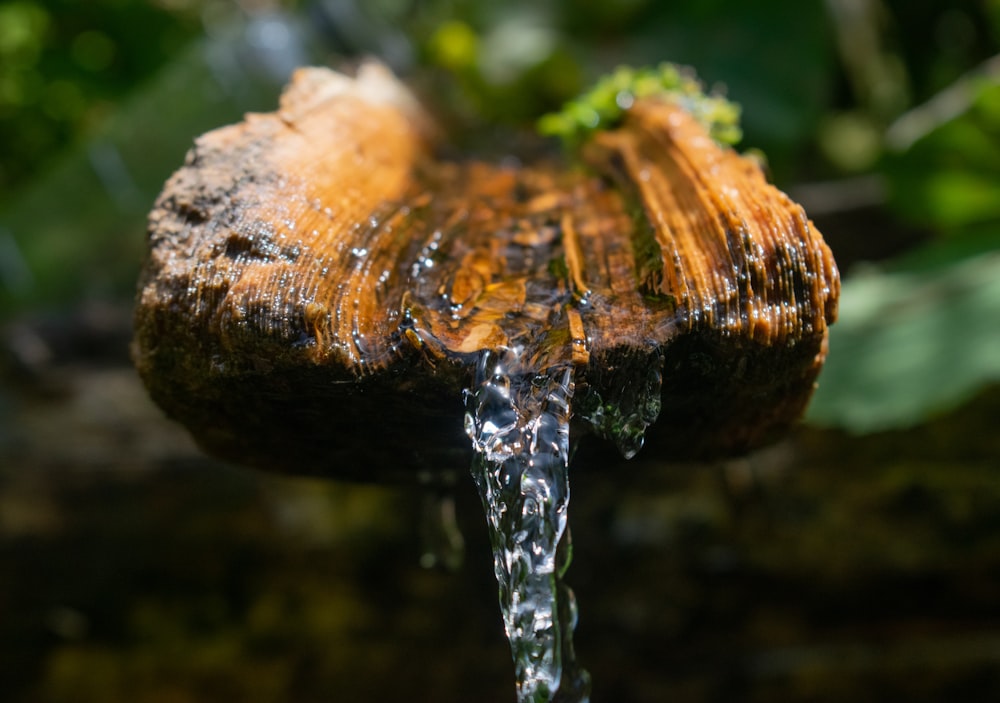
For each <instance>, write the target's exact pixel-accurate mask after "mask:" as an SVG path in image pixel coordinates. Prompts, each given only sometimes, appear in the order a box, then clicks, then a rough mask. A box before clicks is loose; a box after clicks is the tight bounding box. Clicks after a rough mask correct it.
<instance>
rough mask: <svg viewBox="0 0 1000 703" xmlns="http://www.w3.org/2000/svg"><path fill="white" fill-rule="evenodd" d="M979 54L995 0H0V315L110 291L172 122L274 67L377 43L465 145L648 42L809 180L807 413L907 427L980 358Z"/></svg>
mask: <svg viewBox="0 0 1000 703" xmlns="http://www.w3.org/2000/svg"><path fill="white" fill-rule="evenodd" d="M998 53H1000V2H998V0H920V1H919V2H911V1H909V0H906V1H904V0H854V1H851V2H848V1H847V0H827V1H826V2H823V1H822V0H804V1H803V0H767V1H766V2H758V3H739V2H735V1H734V0H729V1H726V0H703V1H702V2H698V3H665V2H657V1H656V0H622V1H621V2H615V3H609V2H605V1H602V0H582V1H580V0H511V1H510V2H506V3H483V2H478V1H477V0H422V1H420V0H375V1H372V2H361V0H300V1H299V2H291V1H288V2H282V1H281V0H253V1H252V2H251V1H250V0H246V1H242V2H236V0H207V1H198V0H154V1H153V2H148V1H146V0H93V1H92V2H86V3H79V2H73V1H72V0H12V1H11V2H8V3H6V4H4V5H2V6H0V154H2V159H0V314H8V315H9V314H13V313H15V312H17V311H19V310H24V309H26V308H35V307H38V306H40V305H53V304H56V305H58V304H65V303H66V302H67V301H70V300H78V299H81V298H93V297H117V298H126V297H128V296H130V295H131V291H132V288H133V285H134V279H135V275H136V270H137V268H138V263H139V260H140V259H141V256H142V247H143V240H142V234H141V233H142V222H143V217H144V213H145V212H146V211H147V210H148V209H149V206H150V204H151V202H152V199H153V197H154V196H155V194H156V192H157V190H158V189H159V187H160V185H161V184H162V182H163V181H164V180H165V179H166V178H167V176H168V175H169V173H170V172H171V171H172V170H173V169H175V168H176V167H177V166H179V165H180V163H181V161H182V159H183V154H184V151H185V149H186V148H187V147H188V146H189V145H190V143H191V140H192V139H193V137H194V136H195V135H197V134H199V133H201V132H203V131H206V130H208V129H210V128H212V127H214V126H217V125H221V124H224V123H227V122H232V121H235V120H236V119H238V118H239V116H240V115H241V113H242V112H243V111H246V110H266V109H271V107H272V106H273V105H274V103H275V100H276V96H277V93H278V91H279V90H280V86H281V84H282V83H283V82H284V80H285V79H286V78H287V76H288V73H289V71H290V70H291V66H292V65H294V64H295V63H302V62H318V63H334V64H336V63H337V62H339V61H341V60H344V59H349V58H351V57H355V56H360V55H368V54H374V55H377V56H380V57H382V58H383V59H384V60H386V61H388V62H389V63H390V64H391V65H392V66H393V67H394V68H395V69H396V70H397V71H399V72H401V73H402V74H404V75H405V76H407V77H408V78H409V79H411V80H412V81H413V82H414V84H415V85H416V86H417V87H418V89H419V90H420V91H421V92H422V93H424V94H425V95H431V96H434V98H433V102H434V104H435V108H436V110H437V112H438V113H439V114H440V116H441V118H442V121H443V122H444V124H446V125H448V126H449V127H450V128H452V132H453V133H455V134H470V135H472V136H471V137H470V138H468V139H467V140H465V141H464V142H463V141H462V140H460V139H459V140H456V141H457V142H458V143H459V145H460V146H462V147H467V146H470V145H471V146H472V147H473V150H474V151H475V150H481V151H489V145H492V144H494V143H500V140H499V139H497V138H496V137H497V134H498V133H499V132H500V131H503V132H505V133H506V136H509V135H510V134H511V133H513V134H515V135H516V134H519V133H525V134H527V133H528V132H530V130H531V128H532V126H533V125H534V123H535V120H536V119H537V118H538V116H539V115H541V114H543V113H545V112H548V111H552V110H554V109H556V108H558V107H559V106H560V105H562V104H563V103H564V102H566V101H567V100H569V99H570V98H572V97H573V96H575V95H578V94H579V93H580V92H581V90H582V89H583V88H584V87H585V86H587V85H590V84H592V83H593V82H594V80H595V79H596V78H597V77H598V76H600V75H602V74H607V73H608V72H610V71H611V70H613V69H614V67H616V66H618V65H622V64H629V65H635V66H640V65H659V64H660V63H661V62H663V61H671V62H676V63H678V64H681V65H690V66H693V67H694V68H695V69H696V70H697V72H698V75H699V76H700V77H701V78H702V79H703V80H704V81H705V83H706V86H707V88H708V90H709V91H717V92H718V93H719V94H725V95H726V96H727V97H728V98H730V99H731V100H733V101H734V102H735V103H738V104H739V105H740V106H741V107H742V113H743V114H742V119H741V122H742V126H743V129H744V140H743V145H744V146H746V147H754V148H758V149H761V150H763V151H764V152H765V153H766V154H767V160H768V168H769V170H770V172H771V174H772V176H773V178H774V180H775V181H776V182H777V183H778V184H779V185H780V186H782V187H787V188H789V189H790V190H791V191H792V192H793V194H794V193H796V192H797V190H796V187H797V186H802V185H806V186H808V185H812V184H817V183H819V184H821V185H823V186H824V187H823V188H820V189H812V191H811V192H812V193H813V194H815V193H821V195H819V196H816V197H812V198H810V197H805V196H803V197H802V200H803V203H804V205H806V207H807V210H808V211H809V212H810V214H811V215H812V216H813V218H814V219H815V220H816V221H817V224H818V225H819V226H820V228H821V229H822V231H823V232H824V234H825V235H826V237H827V239H828V241H829V242H830V243H831V245H832V247H833V249H834V253H835V255H840V254H841V253H842V252H843V253H846V252H849V253H850V254H849V256H843V255H842V256H841V257H840V262H841V265H842V269H843V273H844V274H845V285H844V307H843V314H842V315H841V320H840V322H838V324H837V325H836V326H835V327H834V328H833V333H832V337H831V351H830V357H829V363H828V368H827V371H826V372H825V373H824V376H823V378H822V379H821V384H820V389H819V392H818V394H817V396H816V399H815V402H814V405H813V408H812V411H811V415H810V418H811V419H812V420H813V421H815V422H820V423H825V424H833V425H839V426H843V427H848V428H851V429H853V430H856V431H869V430H872V429H875V428H879V427H891V426H899V425H907V424H911V423H913V422H917V421H920V420H921V419H923V418H926V417H927V416H928V415H929V414H932V413H934V412H936V411H937V410H941V409H944V408H946V407H948V406H949V405H950V404H954V403H956V402H960V401H961V399H963V398H965V397H967V396H968V395H969V394H971V393H973V392H975V390H976V389H978V388H981V387H982V386H984V385H985V384H988V383H992V382H994V381H995V380H996V376H997V371H996V368H995V363H994V362H993V359H995V358H997V357H1000V347H998V343H997V338H996V336H995V334H994V333H993V332H992V327H990V325H989V322H988V321H989V320H995V319H1000V292H998V291H997V290H996V287H995V286H993V285H992V284H990V281H991V280H992V278H991V277H1000V271H998V270H997V268H996V266H997V264H996V257H995V256H994V254H993V252H994V251H995V250H996V248H997V243H998V240H1000V175H998V174H1000V70H998V67H997V63H998V61H1000V60H998V59H996V58H992V57H996V56H997V55H998ZM514 143H518V142H517V140H515V141H514ZM483 145H486V146H485V147H484V146H483ZM806 190H808V189H802V192H805V191H806ZM873 222H877V223H878V225H877V227H874V226H873V225H872V224H871V223H873ZM887 255H890V258H892V257H893V256H894V257H896V259H895V260H884V259H885V257H886V256H887ZM970 272H975V275H973V274H972V273H970ZM973 281H978V282H979V283H977V284H976V285H972V282H973ZM958 321H962V324H958ZM945 322H947V323H948V324H944V323H945ZM942 329H946V330H947V332H945V333H939V332H935V330H942Z"/></svg>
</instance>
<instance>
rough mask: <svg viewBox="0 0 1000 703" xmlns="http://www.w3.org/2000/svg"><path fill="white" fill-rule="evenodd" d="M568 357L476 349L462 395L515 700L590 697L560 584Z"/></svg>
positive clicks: (568, 595) (565, 536) (570, 384)
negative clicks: (537, 364)
mask: <svg viewBox="0 0 1000 703" xmlns="http://www.w3.org/2000/svg"><path fill="white" fill-rule="evenodd" d="M573 390H574V380H573V367H572V365H571V364H560V365H557V366H554V367H551V368H548V369H545V370H542V371H532V370H530V369H523V368H522V365H521V361H520V358H519V354H518V350H516V349H503V350H500V351H487V352H483V353H482V355H481V357H480V360H479V364H478V366H477V369H476V379H475V383H474V385H473V387H472V388H471V389H469V390H468V391H467V393H466V406H467V412H466V416H465V429H466V433H467V434H468V435H469V437H470V439H471V440H472V444H473V448H474V449H475V452H476V454H475V458H474V460H473V465H472V474H473V478H474V479H475V482H476V485H477V487H478V488H479V494H480V497H481V499H482V502H483V507H484V509H485V511H486V517H487V523H488V526H489V531H490V541H491V543H492V546H493V563H494V572H495V574H496V577H497V582H498V584H499V592H500V606H501V610H502V611H503V617H504V626H505V629H506V631H507V637H508V639H509V640H510V646H511V652H512V654H513V658H514V669H515V675H516V678H517V692H518V694H517V695H518V701H519V702H520V703H547V702H548V701H556V700H558V701H566V702H567V703H569V702H570V701H573V702H585V701H588V700H589V692H590V677H589V675H588V674H587V673H586V671H584V670H583V669H581V668H580V667H579V666H578V665H577V663H576V658H575V655H574V652H573V642H572V636H573V629H574V627H575V625H576V605H575V602H574V599H573V594H572V591H570V589H569V588H568V587H567V586H565V584H563V582H562V576H563V574H564V573H565V571H566V569H567V568H568V566H569V561H570V555H571V547H570V540H569V532H568V530H567V509H568V506H569V474H568V466H567V464H568V461H569V420H570V402H571V400H572V397H573Z"/></svg>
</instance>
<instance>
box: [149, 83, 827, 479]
mask: <svg viewBox="0 0 1000 703" xmlns="http://www.w3.org/2000/svg"><path fill="white" fill-rule="evenodd" d="M435 147H436V136H435V133H434V129H433V127H432V126H431V123H430V120H428V119H427V117H426V116H425V115H424V113H423V112H422V111H421V109H420V108H419V106H418V105H417V104H416V103H415V102H414V101H413V98H412V97H411V96H410V94H409V93H408V92H407V91H406V90H405V88H403V87H402V86H401V85H400V84H399V83H397V82H396V81H395V79H394V78H393V77H392V76H391V75H389V74H388V73H387V72H386V71H385V70H384V69H382V68H381V67H379V66H376V65H367V66H365V67H362V68H361V69H360V70H359V73H358V75H357V77H356V78H348V77H346V76H344V75H341V74H337V73H334V72H332V71H327V70H324V69H304V70H302V71H299V72H298V73H297V74H296V76H295V78H294V79H293V81H292V83H291V84H290V86H289V87H288V88H287V90H286V93H285V95H284V96H283V98H282V102H281V107H280V109H279V110H278V111H277V112H275V113H270V114H266V115H250V116H248V117H247V119H246V120H245V121H244V122H242V123H240V124H238V125H235V126H231V127H225V128H222V129H220V130H217V131H214V132H211V133H208V134H206V135H204V136H202V137H200V138H199V139H198V140H197V142H196V144H195V147H194V148H193V149H192V151H191V153H190V154H189V155H188V158H187V161H186V163H185V165H184V166H183V167H182V168H181V169H180V170H179V171H178V172H177V173H176V174H175V175H174V176H173V177H172V178H171V179H170V180H169V181H168V182H167V184H166V186H165V187H164V190H163V193H162V194H161V196H160V198H159V199H158V201H157V203H156V205H155V207H154V209H153V211H152V213H151V215H150V225H149V256H148V258H147V261H146V264H145V266H144V270H143V273H142V277H141V280H140V286H139V296H138V304H137V309H136V316H135V328H136V333H135V343H134V358H135V361H136V365H137V368H138V369H139V372H140V374H141V375H142V378H143V380H144V381H145V383H146V385H147V387H148V389H149V391H150V393H151V394H152V396H153V398H154V399H155V400H156V401H157V402H158V403H159V404H160V405H161V407H163V408H164V409H165V410H166V412H167V413H168V414H169V415H170V416H172V417H174V418H176V419H178V420H179V421H180V422H182V423H184V424H185V425H186V426H187V427H188V428H189V429H190V431H191V432H192V434H193V435H194V436H195V438H196V439H197V440H198V441H199V443H200V444H201V445H202V446H203V447H204V448H205V449H206V450H208V451H210V452H211V453H213V454H216V455H219V456H222V457H224V458H228V459H230V460H233V461H235V462H238V463H243V464H249V465H252V466H257V467H261V468H266V469H271V470H279V471H291V472H299V473H301V472H304V473H315V474H321V475H327V476H334V477H344V478H355V479H361V480H395V479H409V480H412V479H413V478H417V479H418V480H425V481H435V480H438V479H440V478H441V477H446V476H447V475H449V474H450V473H452V472H456V471H458V472H464V471H465V470H466V466H467V462H468V458H469V456H470V454H471V450H470V448H469V446H468V445H469V442H468V439H467V438H466V437H465V435H464V433H463V430H462V415H463V405H462V389H463V388H465V387H466V386H467V385H468V384H469V382H470V380H471V374H472V369H473V367H474V365H475V361H476V359H477V358H478V355H479V353H480V352H482V351H483V350H487V349H497V348H499V347H503V346H514V345H516V346H519V347H521V348H522V349H523V351H522V354H521V359H522V364H523V366H524V368H525V369H536V370H539V371H541V370H544V368H547V367H550V366H554V365H559V364H573V365H574V366H575V367H576V379H577V387H578V391H577V397H578V398H580V399H582V400H581V402H582V403H583V405H586V403H587V402H588V401H587V400H586V399H587V398H589V399H590V401H592V402H594V399H597V400H598V401H599V402H601V403H604V404H615V403H619V404H626V405H627V404H628V403H629V402H632V400H631V398H630V393H629V392H628V389H629V386H630V384H634V383H635V379H636V378H639V377H641V376H642V375H643V374H646V373H648V369H650V368H653V369H657V370H660V371H661V372H662V374H663V391H662V399H661V400H662V411H661V412H660V419H659V421H658V422H657V423H656V424H655V425H653V426H652V427H651V428H650V429H649V431H648V438H649V441H648V445H647V449H646V450H645V451H647V452H649V453H652V454H653V455H655V456H663V457H664V458H673V459H688V458H692V457H708V456H720V455H728V454H733V453H740V452H744V451H746V450H748V449H750V448H752V447H754V446H757V445H759V444H760V443H762V442H765V441H767V440H768V439H769V438H771V437H773V436H775V435H776V434H777V433H780V432H781V431H782V430H784V429H786V428H787V427H788V426H789V425H790V424H791V423H793V422H794V421H795V420H796V418H797V417H798V416H799V415H800V414H801V412H802V410H803V408H804V407H805V405H806V403H807V402H808V398H809V396H810V394H811V392H812V388H813V385H814V382H815V379H816V376H817V374H818V372H819V370H820V368H821V366H822V362H823V359H824V356H825V353H826V339H827V325H828V324H830V323H832V322H833V320H834V319H835V316H836V304H837V296H838V293H839V279H838V274H837V270H836V266H835V264H834V261H833V258H832V256H831V254H830V251H829V249H828V248H827V246H826V245H825V244H824V242H823V240H822V238H821V236H820V235H819V233H818V232H817V231H816V229H815V228H814V227H813V226H812V224H811V223H810V222H809V220H808V218H807V217H806V215H805V213H804V212H803V211H802V209H801V208H800V207H799V206H798V205H796V204H795V203H793V202H792V201H791V200H789V199H788V198H787V196H785V195H784V194H783V193H781V192H780V191H778V190H777V189H775V188H773V187H772V186H770V185H769V184H768V183H767V182H766V179H765V177H764V175H763V174H762V173H761V171H760V169H759V168H758V167H757V166H756V165H755V164H754V163H753V162H752V161H750V160H748V159H745V158H743V157H741V156H739V155H738V154H737V153H736V152H734V151H732V150H730V149H725V148H720V147H719V146H717V145H716V144H715V143H714V142H713V141H712V140H711V139H710V138H709V137H708V136H707V135H706V134H705V132H704V130H703V129H702V128H701V127H700V126H699V125H698V123H697V122H695V120H694V119H692V118H691V117H690V116H689V115H688V114H687V113H686V112H684V111H683V110H682V109H681V108H680V107H678V106H677V105H674V104H672V103H670V102H669V101H666V100H642V101H638V102H637V103H636V104H635V105H634V106H633V107H632V108H631V109H630V110H629V111H628V112H627V113H626V116H625V119H624V121H623V123H622V124H621V126H620V127H618V128H616V129H614V130H611V131H606V132H602V133H599V134H598V135H596V136H595V138H594V139H592V140H591V142H590V143H589V144H588V145H587V146H586V148H585V149H584V151H583V162H584V166H583V167H567V166H565V165H560V164H555V163H541V164H528V165H517V166H511V165H504V164H492V163H483V162H478V161H470V162H454V161H444V160H440V159H438V158H437V157H436V155H435ZM581 407H583V406H581ZM608 432H609V431H608V429H607V428H606V427H601V426H600V425H599V424H597V423H593V422H587V421H584V419H583V413H580V417H579V418H578V420H577V422H576V424H575V425H574V433H575V436H578V437H579V436H582V435H584V434H587V433H591V434H593V433H596V434H599V435H600V434H608ZM584 454H586V456H584ZM576 461H577V463H578V464H580V465H586V464H588V463H590V464H600V465H602V466H607V465H609V463H614V462H612V461H611V460H610V459H609V455H608V454H607V453H606V452H604V451H603V450H601V449H600V448H598V447H597V446H596V445H591V448H588V451H587V452H579V453H578V456H577V459H576Z"/></svg>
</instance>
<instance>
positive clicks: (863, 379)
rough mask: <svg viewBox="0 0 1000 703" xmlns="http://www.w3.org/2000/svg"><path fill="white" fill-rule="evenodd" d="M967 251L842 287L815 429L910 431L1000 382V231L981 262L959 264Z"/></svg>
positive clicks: (813, 414)
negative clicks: (840, 428) (905, 429)
mask: <svg viewBox="0 0 1000 703" xmlns="http://www.w3.org/2000/svg"><path fill="white" fill-rule="evenodd" d="M965 244H966V242H949V243H947V244H946V245H944V246H942V245H938V246H936V247H934V248H933V249H931V248H929V249H926V250H924V251H922V252H920V255H918V256H914V257H912V258H911V259H910V260H909V261H908V263H907V264H906V265H903V266H899V267H897V268H895V269H893V270H891V271H888V270H887V271H881V270H875V269H871V270H868V271H863V272H858V273H857V275H854V276H851V277H850V278H848V279H847V280H846V281H845V282H844V287H843V293H842V297H841V303H840V320H839V321H838V322H837V324H836V325H834V326H833V327H832V328H831V334H830V355H829V358H828V359H827V363H826V367H825V369H824V370H823V374H822V376H821V377H820V382H819V388H818V390H817V392H816V396H815V397H814V399H813V403H812V406H811V407H810V409H809V413H808V419H809V420H810V421H811V422H813V423H815V424H820V425H834V426H840V427H844V428H846V429H849V430H851V431H854V432H872V431H877V430H883V429H890V428H898V427H907V426H912V425H915V424H917V423H919V422H921V421H923V420H926V419H927V418H928V417H929V416H931V415H932V414H934V413H936V412H940V411H943V410H946V409H949V408H951V407H954V406H956V405H958V404H959V403H961V402H962V401H965V400H967V399H968V398H970V397H971V396H973V395H974V394H975V393H976V392H977V391H978V390H980V389H981V388H982V387H983V386H984V385H986V384H989V383H996V382H998V381H1000V324H998V321H1000V250H998V249H997V248H996V247H997V245H1000V229H994V230H992V231H990V232H989V233H988V234H987V235H986V236H983V237H981V238H980V239H979V245H980V247H981V250H985V251H981V253H979V254H978V255H977V256H971V257H964V258H963V254H964V253H965V252H964V248H965ZM991 248H992V249H993V250H992V251H990V249H991ZM956 260H957V263H955V261H956Z"/></svg>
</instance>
